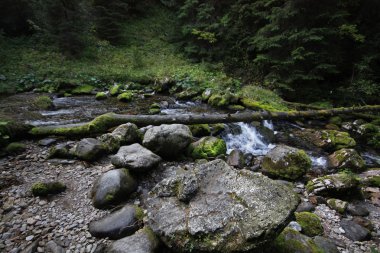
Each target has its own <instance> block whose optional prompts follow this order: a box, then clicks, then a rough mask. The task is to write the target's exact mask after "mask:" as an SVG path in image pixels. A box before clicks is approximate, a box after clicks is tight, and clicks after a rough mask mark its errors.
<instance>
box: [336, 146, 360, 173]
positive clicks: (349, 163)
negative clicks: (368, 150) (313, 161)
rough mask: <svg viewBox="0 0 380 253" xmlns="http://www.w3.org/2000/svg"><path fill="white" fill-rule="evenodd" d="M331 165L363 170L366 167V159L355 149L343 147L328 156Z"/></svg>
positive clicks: (339, 167)
mask: <svg viewBox="0 0 380 253" xmlns="http://www.w3.org/2000/svg"><path fill="white" fill-rule="evenodd" d="M328 160H329V164H330V166H332V167H334V168H338V169H351V170H353V171H361V170H363V169H364V167H365V161H364V160H363V158H362V157H361V156H360V155H359V153H358V152H356V150H354V149H341V150H338V151H335V152H334V153H333V154H331V155H330V156H329V158H328Z"/></svg>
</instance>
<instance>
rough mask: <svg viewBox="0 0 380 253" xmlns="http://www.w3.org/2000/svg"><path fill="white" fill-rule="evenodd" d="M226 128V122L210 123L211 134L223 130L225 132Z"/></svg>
mask: <svg viewBox="0 0 380 253" xmlns="http://www.w3.org/2000/svg"><path fill="white" fill-rule="evenodd" d="M225 128H226V126H225V125H224V124H222V123H219V124H211V125H210V129H211V135H218V134H220V133H221V132H223V131H224V129H225Z"/></svg>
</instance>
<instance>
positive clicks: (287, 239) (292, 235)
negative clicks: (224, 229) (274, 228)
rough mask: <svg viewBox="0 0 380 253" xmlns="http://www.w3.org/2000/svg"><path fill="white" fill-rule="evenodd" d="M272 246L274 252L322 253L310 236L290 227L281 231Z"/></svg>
mask: <svg viewBox="0 0 380 253" xmlns="http://www.w3.org/2000/svg"><path fill="white" fill-rule="evenodd" d="M273 248H274V249H273V252H276V253H295V252H297V253H324V250H323V249H321V248H319V247H318V246H317V245H316V244H315V242H314V241H313V240H312V239H311V238H308V237H305V236H304V235H302V234H300V233H299V232H298V231H296V230H294V229H291V228H285V229H284V231H282V233H281V234H280V235H279V236H278V237H277V238H276V240H275V241H274V244H273Z"/></svg>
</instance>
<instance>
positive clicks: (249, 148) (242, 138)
mask: <svg viewBox="0 0 380 253" xmlns="http://www.w3.org/2000/svg"><path fill="white" fill-rule="evenodd" d="M234 127H239V128H240V130H239V131H231V128H234ZM227 132H228V133H227V134H225V135H224V136H223V139H224V140H225V142H226V144H227V153H228V154H229V153H230V152H231V151H232V150H234V149H238V150H240V151H242V152H243V153H249V154H253V155H265V154H266V153H268V151H269V150H271V149H273V148H274V147H275V145H273V144H270V143H268V142H267V141H266V140H265V139H264V137H263V136H262V135H261V134H260V133H259V132H258V131H257V129H256V128H255V127H254V126H252V125H250V124H247V123H236V124H232V127H230V128H229V130H227Z"/></svg>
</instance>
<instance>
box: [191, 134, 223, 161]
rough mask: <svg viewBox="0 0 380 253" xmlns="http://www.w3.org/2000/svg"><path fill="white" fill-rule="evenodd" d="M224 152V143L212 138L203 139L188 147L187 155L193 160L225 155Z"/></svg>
mask: <svg viewBox="0 0 380 253" xmlns="http://www.w3.org/2000/svg"><path fill="white" fill-rule="evenodd" d="M226 152H227V146H226V143H225V141H224V140H222V139H219V138H216V137H212V136H208V137H203V138H202V139H200V140H199V141H197V142H194V143H192V144H190V146H189V154H190V156H191V157H193V158H195V159H202V158H211V157H217V156H219V155H224V154H226Z"/></svg>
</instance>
